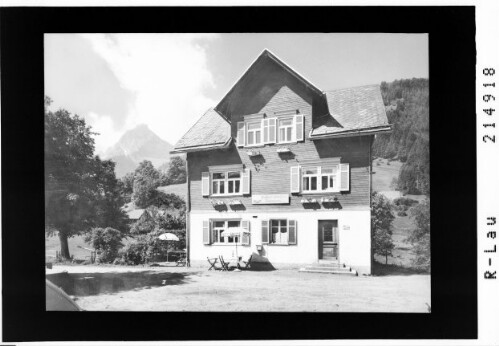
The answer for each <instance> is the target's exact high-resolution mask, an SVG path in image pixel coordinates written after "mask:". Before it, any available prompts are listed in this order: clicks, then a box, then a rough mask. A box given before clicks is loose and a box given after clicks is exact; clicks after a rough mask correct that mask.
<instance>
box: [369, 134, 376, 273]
mask: <svg viewBox="0 0 499 346" xmlns="http://www.w3.org/2000/svg"><path fill="white" fill-rule="evenodd" d="M375 139H376V135H373V136H372V137H371V143H369V216H370V217H371V203H372V190H371V189H372V183H373V159H372V156H371V155H372V152H371V151H372V147H373V143H374V140H375ZM369 229H370V230H371V231H370V234H371V246H370V254H369V255H370V256H371V274H372V268H373V265H374V255H373V244H372V241H373V229H372V222H371V219H370V218H369Z"/></svg>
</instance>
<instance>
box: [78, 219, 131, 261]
mask: <svg viewBox="0 0 499 346" xmlns="http://www.w3.org/2000/svg"><path fill="white" fill-rule="evenodd" d="M122 239H123V234H122V233H121V232H120V231H118V230H116V229H114V228H111V227H107V228H94V229H92V231H91V232H90V233H88V234H87V235H86V236H85V242H86V243H88V244H90V245H91V246H92V247H93V248H94V249H95V250H96V251H97V252H98V254H99V256H98V260H99V262H101V263H110V262H112V261H114V259H115V258H116V256H117V255H118V251H119V249H120V248H122V247H123V244H122V243H121V240H122Z"/></svg>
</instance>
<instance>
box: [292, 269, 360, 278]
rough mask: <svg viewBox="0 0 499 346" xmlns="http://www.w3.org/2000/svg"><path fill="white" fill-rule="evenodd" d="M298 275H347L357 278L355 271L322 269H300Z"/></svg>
mask: <svg viewBox="0 0 499 346" xmlns="http://www.w3.org/2000/svg"><path fill="white" fill-rule="evenodd" d="M299 272H300V273H322V274H336V275H349V276H357V272H356V271H355V270H352V271H349V270H345V271H343V270H322V269H307V268H301V269H300V270H299Z"/></svg>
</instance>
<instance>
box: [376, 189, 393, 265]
mask: <svg viewBox="0 0 499 346" xmlns="http://www.w3.org/2000/svg"><path fill="white" fill-rule="evenodd" d="M394 219H395V216H394V215H393V213H392V205H391V203H390V200H388V198H386V197H385V196H383V195H382V194H379V193H377V192H373V193H372V196H371V229H372V234H373V239H372V248H373V254H376V255H381V256H385V263H386V264H388V256H391V255H392V250H393V248H394V247H395V245H394V244H393V240H392V233H393V232H392V222H393V220H394Z"/></svg>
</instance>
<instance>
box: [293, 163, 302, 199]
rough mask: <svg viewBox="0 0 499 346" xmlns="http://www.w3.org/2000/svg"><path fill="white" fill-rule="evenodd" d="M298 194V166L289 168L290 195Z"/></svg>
mask: <svg viewBox="0 0 499 346" xmlns="http://www.w3.org/2000/svg"><path fill="white" fill-rule="evenodd" d="M297 192H300V166H293V167H291V193H297Z"/></svg>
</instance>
